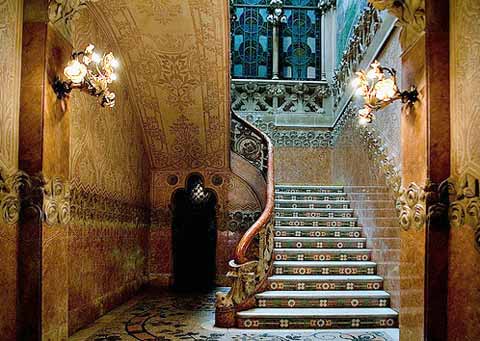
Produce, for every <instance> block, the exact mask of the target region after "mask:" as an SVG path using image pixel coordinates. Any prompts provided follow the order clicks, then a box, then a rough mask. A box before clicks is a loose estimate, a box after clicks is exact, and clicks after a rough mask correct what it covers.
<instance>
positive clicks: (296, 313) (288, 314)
mask: <svg viewBox="0 0 480 341" xmlns="http://www.w3.org/2000/svg"><path fill="white" fill-rule="evenodd" d="M237 316H238V317H240V318H290V319H291V318H335V317H344V318H359V317H367V318H368V317H372V316H375V317H377V316H382V317H393V318H396V317H398V312H396V311H395V310H393V309H391V308H253V309H249V310H244V311H240V312H238V313H237Z"/></svg>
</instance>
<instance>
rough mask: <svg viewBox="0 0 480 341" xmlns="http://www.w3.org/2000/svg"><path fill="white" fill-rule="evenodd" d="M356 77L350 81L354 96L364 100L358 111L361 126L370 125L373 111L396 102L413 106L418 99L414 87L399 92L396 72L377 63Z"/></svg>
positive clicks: (373, 117) (373, 116)
mask: <svg viewBox="0 0 480 341" xmlns="http://www.w3.org/2000/svg"><path fill="white" fill-rule="evenodd" d="M356 75H357V78H355V79H354V80H353V81H352V86H353V87H354V88H355V89H356V90H355V94H356V95H357V96H361V97H363V98H364V100H365V104H364V106H363V108H362V109H360V110H359V111H358V116H359V122H360V124H362V125H365V124H368V123H372V121H373V120H374V119H375V111H377V110H380V109H383V108H385V107H386V106H387V105H389V104H391V103H393V102H395V101H397V100H401V101H402V103H406V104H408V105H413V103H415V102H416V101H417V99H418V91H417V89H416V87H415V86H412V88H411V89H410V90H405V91H399V90H398V86H397V77H396V71H395V70H394V69H392V68H386V67H382V66H381V65H380V63H379V62H378V61H375V62H374V63H372V65H370V69H368V70H367V71H365V70H361V71H359V72H357V73H356Z"/></svg>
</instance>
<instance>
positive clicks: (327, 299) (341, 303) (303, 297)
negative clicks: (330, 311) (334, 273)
mask: <svg viewBox="0 0 480 341" xmlns="http://www.w3.org/2000/svg"><path fill="white" fill-rule="evenodd" d="M256 299H257V306H258V307H259V308H357V307H358V308H361V307H378V308H383V307H387V306H389V305H390V294H388V293H387V292H385V291H382V290H357V291H340V290H339V291H321V290H318V291H265V292H262V293H260V294H257V295H256Z"/></svg>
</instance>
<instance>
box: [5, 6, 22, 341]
mask: <svg viewBox="0 0 480 341" xmlns="http://www.w3.org/2000/svg"><path fill="white" fill-rule="evenodd" d="M22 10H23V7H22V3H21V1H16V0H5V1H0V46H1V48H0V60H1V62H0V82H1V84H2V89H1V90H0V207H2V206H3V203H2V198H3V195H2V192H3V191H4V188H2V178H3V180H5V178H6V177H8V176H9V175H12V173H13V172H14V171H16V168H17V167H18V115H19V105H20V68H21V65H20V62H21V58H20V56H21V36H22ZM0 210H1V209H0ZM0 217H1V218H0V250H2V251H1V253H0V263H1V264H2V275H1V276H0V288H2V291H1V293H0V300H1V301H2V305H1V306H0V335H2V337H3V338H5V339H9V340H13V339H15V327H16V325H15V319H16V299H17V297H16V295H17V238H18V234H17V225H16V224H14V225H11V224H7V223H6V222H5V221H4V219H2V218H4V213H3V212H1V216H0Z"/></svg>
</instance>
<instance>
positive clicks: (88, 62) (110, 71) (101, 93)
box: [53, 44, 119, 108]
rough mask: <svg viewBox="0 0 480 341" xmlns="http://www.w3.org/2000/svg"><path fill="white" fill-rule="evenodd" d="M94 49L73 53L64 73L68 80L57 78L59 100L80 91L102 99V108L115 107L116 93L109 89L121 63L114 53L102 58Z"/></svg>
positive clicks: (56, 90)
mask: <svg viewBox="0 0 480 341" xmlns="http://www.w3.org/2000/svg"><path fill="white" fill-rule="evenodd" d="M94 49H95V46H93V45H92V44H90V45H88V46H87V48H86V49H85V51H79V52H73V53H72V59H71V60H70V62H68V64H67V66H66V67H65V69H64V71H63V74H64V75H65V77H66V78H67V80H65V81H62V80H61V79H60V77H57V79H56V80H55V83H54V84H53V88H54V90H55V93H56V94H57V98H58V99H64V98H66V97H68V95H69V94H70V92H71V91H72V90H73V89H79V90H82V91H85V92H87V93H89V94H90V95H92V96H95V97H98V98H100V104H101V105H102V107H110V108H111V107H113V106H115V93H114V92H113V91H110V89H109V88H108V87H109V85H110V84H111V83H112V82H113V81H115V80H116V79H117V75H116V74H115V68H117V67H118V66H119V63H118V61H117V60H116V59H115V57H114V56H113V53H111V52H110V53H108V54H104V55H103V56H101V55H99V54H98V53H96V52H94Z"/></svg>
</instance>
